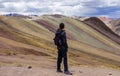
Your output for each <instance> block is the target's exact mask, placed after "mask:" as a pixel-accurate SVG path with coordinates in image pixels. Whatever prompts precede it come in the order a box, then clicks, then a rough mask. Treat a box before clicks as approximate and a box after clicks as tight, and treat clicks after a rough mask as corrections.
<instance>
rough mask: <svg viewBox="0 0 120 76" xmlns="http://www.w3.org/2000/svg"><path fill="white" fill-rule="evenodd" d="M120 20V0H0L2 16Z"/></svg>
mask: <svg viewBox="0 0 120 76" xmlns="http://www.w3.org/2000/svg"><path fill="white" fill-rule="evenodd" d="M8 13H18V14H24V15H43V14H62V15H66V16H105V17H111V18H120V0H0V14H8Z"/></svg>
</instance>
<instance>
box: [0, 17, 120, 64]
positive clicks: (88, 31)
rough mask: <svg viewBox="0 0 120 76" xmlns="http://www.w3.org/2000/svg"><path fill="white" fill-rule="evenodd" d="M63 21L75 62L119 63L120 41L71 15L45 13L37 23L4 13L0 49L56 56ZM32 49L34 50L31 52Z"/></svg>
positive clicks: (70, 55)
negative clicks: (56, 36)
mask: <svg viewBox="0 0 120 76" xmlns="http://www.w3.org/2000/svg"><path fill="white" fill-rule="evenodd" d="M36 22H37V23H36ZM60 22H64V23H65V24H66V32H67V37H68V39H69V40H68V43H69V48H70V49H69V57H70V62H71V64H72V63H76V64H89V65H93V64H95V63H96V64H101V63H99V62H96V61H94V60H95V59H97V60H100V61H103V62H104V61H105V62H107V63H109V62H112V63H114V64H117V65H119V63H120V60H119V59H120V56H119V55H118V54H119V53H120V45H119V44H117V43H116V42H115V41H113V40H111V39H109V38H108V37H106V36H104V35H103V34H101V33H100V32H98V31H96V30H95V29H93V28H92V27H90V26H88V25H86V24H84V23H82V22H80V21H78V20H75V19H72V18H69V17H62V18H56V17H52V16H41V17H40V19H39V20H36V21H35V22H34V21H30V20H25V19H22V18H16V17H3V16H1V17H0V29H1V30H0V46H1V47H2V46H3V47H2V48H1V49H0V51H3V50H5V52H7V51H8V50H9V51H13V52H18V51H20V50H23V51H22V52H26V51H27V53H31V54H32V53H34V52H36V53H39V54H38V55H41V54H42V55H43V54H45V55H46V54H47V55H50V56H52V57H55V56H56V53H57V52H56V49H55V46H54V44H53V37H54V32H55V30H56V29H57V27H58V25H59V23H60ZM6 46H7V47H10V48H7V47H6ZM31 49H32V50H31ZM6 50H7V51H6ZM30 50H31V51H33V52H29V51H30ZM114 50H115V51H114ZM19 53H21V51H20V52H19ZM36 53H35V55H36ZM93 59H94V60H93ZM105 64H106V63H105Z"/></svg>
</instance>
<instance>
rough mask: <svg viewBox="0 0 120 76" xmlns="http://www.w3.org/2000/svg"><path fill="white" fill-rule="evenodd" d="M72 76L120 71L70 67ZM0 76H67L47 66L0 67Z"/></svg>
mask: <svg viewBox="0 0 120 76" xmlns="http://www.w3.org/2000/svg"><path fill="white" fill-rule="evenodd" d="M70 69H71V71H72V73H73V75H72V76H120V71H117V70H113V69H105V68H92V67H79V68H78V67H72V68H70ZM0 76H68V75H65V74H64V73H56V70H55V69H48V68H31V69H28V68H25V67H24V68H23V67H0Z"/></svg>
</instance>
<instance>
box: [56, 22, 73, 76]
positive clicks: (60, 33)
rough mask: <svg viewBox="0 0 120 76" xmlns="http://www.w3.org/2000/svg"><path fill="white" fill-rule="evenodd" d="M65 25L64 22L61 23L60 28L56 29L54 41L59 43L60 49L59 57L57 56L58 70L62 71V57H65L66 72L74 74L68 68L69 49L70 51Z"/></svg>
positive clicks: (58, 47)
mask: <svg viewBox="0 0 120 76" xmlns="http://www.w3.org/2000/svg"><path fill="white" fill-rule="evenodd" d="M64 28H65V25H64V23H60V25H59V29H58V30H57V31H56V34H55V38H54V42H55V45H57V49H58V58H57V72H60V73H62V72H63V71H62V70H61V63H62V59H64V73H65V74H68V75H72V73H71V72H70V71H69V70H68V63H67V51H68V44H67V39H66V32H65V29H64Z"/></svg>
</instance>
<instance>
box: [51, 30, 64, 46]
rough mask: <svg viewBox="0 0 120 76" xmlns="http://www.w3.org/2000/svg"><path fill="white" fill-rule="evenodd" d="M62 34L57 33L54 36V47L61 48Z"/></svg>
mask: <svg viewBox="0 0 120 76" xmlns="http://www.w3.org/2000/svg"><path fill="white" fill-rule="evenodd" d="M61 34H62V32H61V33H58V34H56V35H55V38H54V39H53V40H54V44H55V45H56V46H61V45H62V35H61Z"/></svg>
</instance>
